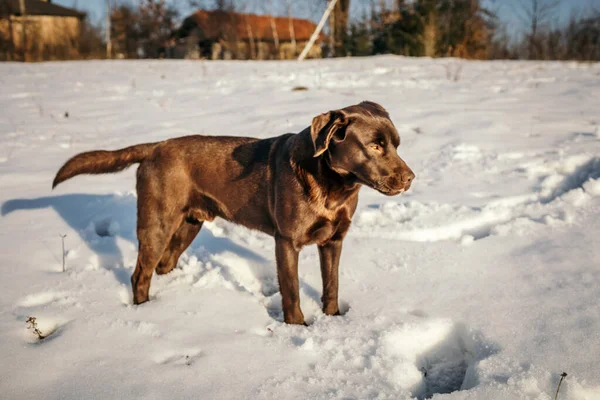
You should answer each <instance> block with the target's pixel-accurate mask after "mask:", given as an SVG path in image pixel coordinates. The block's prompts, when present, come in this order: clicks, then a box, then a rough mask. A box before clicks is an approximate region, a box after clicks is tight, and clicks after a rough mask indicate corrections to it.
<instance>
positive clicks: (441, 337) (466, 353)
mask: <svg viewBox="0 0 600 400" xmlns="http://www.w3.org/2000/svg"><path fill="white" fill-rule="evenodd" d="M384 343H385V348H386V350H387V352H388V354H389V355H390V356H391V357H392V359H395V360H396V365H395V367H394V369H393V371H392V379H393V380H394V381H395V382H396V384H397V385H398V386H400V387H401V388H403V389H407V390H409V391H410V392H411V394H412V395H413V396H415V397H416V398H417V399H419V400H423V399H429V398H431V397H432V396H434V395H435V394H446V393H452V392H455V391H457V390H466V389H470V388H472V387H474V386H476V385H477V382H476V377H474V376H473V375H474V374H473V372H472V371H473V369H474V366H475V365H476V363H477V362H478V361H480V360H482V359H484V358H487V357H489V356H490V355H492V354H493V353H495V352H496V351H497V349H495V347H494V346H490V345H486V344H484V343H483V341H482V340H481V338H477V337H476V335H474V334H472V333H469V332H468V330H467V329H466V328H465V327H464V326H463V325H461V324H455V323H453V322H452V321H449V320H445V319H442V320H440V319H431V320H425V321H422V322H421V323H414V324H406V325H404V326H403V327H401V328H399V329H397V330H395V331H392V332H390V333H389V334H388V335H387V336H386V337H385V340H384Z"/></svg>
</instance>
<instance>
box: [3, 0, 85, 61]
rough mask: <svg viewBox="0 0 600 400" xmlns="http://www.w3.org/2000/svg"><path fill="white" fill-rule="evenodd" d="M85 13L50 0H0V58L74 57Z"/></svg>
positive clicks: (38, 58) (24, 59)
mask: <svg viewBox="0 0 600 400" xmlns="http://www.w3.org/2000/svg"><path fill="white" fill-rule="evenodd" d="M84 17H85V14H83V13H80V12H78V11H76V10H72V9H70V8H66V7H62V6H59V5H56V4H53V3H52V1H51V0H0V60H23V61H40V60H48V59H68V58H74V57H75V56H77V53H78V50H77V49H78V42H79V34H80V29H81V22H82V20H83V18H84Z"/></svg>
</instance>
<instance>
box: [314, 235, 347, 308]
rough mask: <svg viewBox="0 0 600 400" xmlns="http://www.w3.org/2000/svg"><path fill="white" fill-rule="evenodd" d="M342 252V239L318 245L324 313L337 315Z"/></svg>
mask: <svg viewBox="0 0 600 400" xmlns="http://www.w3.org/2000/svg"><path fill="white" fill-rule="evenodd" d="M341 254H342V241H341V240H331V241H329V242H327V243H326V244H325V245H323V246H319V258H320V259H321V278H322V279H323V296H322V297H321V301H322V302H323V313H325V314H326V315H339V314H340V310H339V308H338V266H339V264H340V255H341Z"/></svg>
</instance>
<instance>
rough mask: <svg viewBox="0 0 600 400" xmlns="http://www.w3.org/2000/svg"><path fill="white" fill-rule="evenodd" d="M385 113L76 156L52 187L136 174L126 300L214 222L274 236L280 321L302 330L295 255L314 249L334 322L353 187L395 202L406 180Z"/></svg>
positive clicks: (354, 113) (139, 297)
mask: <svg viewBox="0 0 600 400" xmlns="http://www.w3.org/2000/svg"><path fill="white" fill-rule="evenodd" d="M399 143H400V139H399V137H398V132H397V131H396V129H395V128H394V125H393V124H392V122H391V120H390V119H389V115H388V113H387V112H386V111H385V109H384V108H383V107H381V106H380V105H378V104H375V103H371V102H363V103H360V104H359V105H355V106H350V107H346V108H344V109H341V110H335V111H330V112H328V113H325V114H321V115H319V116H317V117H315V118H314V119H313V122H312V124H311V126H310V127H308V128H306V129H305V130H303V131H302V132H300V133H298V134H286V135H282V136H278V137H274V138H269V139H263V140H259V139H254V138H243V137H225V136H221V137H217V136H199V135H197V136H187V137H181V138H175V139H170V140H166V141H164V142H160V143H150V144H141V145H137V146H131V147H127V148H125V149H122V150H117V151H92V152H87V153H82V154H79V155H77V156H75V157H73V158H72V159H70V160H69V161H67V163H66V164H65V165H64V166H63V167H62V168H61V169H60V170H59V171H58V173H57V175H56V178H55V179H54V182H53V187H55V186H56V185H58V184H59V183H61V182H63V181H65V180H67V179H69V178H71V177H73V176H75V175H79V174H100V173H109V172H117V171H121V170H123V169H125V168H127V167H128V166H130V165H132V164H134V163H140V166H139V168H138V171H137V193H138V222H137V236H138V240H139V253H138V260H137V264H136V268H135V271H134V273H133V276H132V277H131V283H132V290H133V301H134V303H135V304H141V303H144V302H145V301H147V300H148V292H149V288H150V280H151V278H152V274H153V272H154V271H155V270H156V272H157V273H158V274H165V273H168V272H169V271H171V270H172V269H173V268H174V267H175V266H176V265H177V261H178V259H179V256H180V255H181V254H182V253H183V251H185V249H186V248H187V247H188V246H189V244H190V243H191V242H192V240H194V238H195V237H196V235H197V234H198V232H199V231H200V229H201V227H202V223H203V222H204V221H211V220H213V219H214V218H216V217H220V218H223V219H225V220H228V221H231V222H234V223H238V224H241V225H244V226H246V227H248V228H251V229H256V230H259V231H262V232H265V233H267V234H269V235H271V236H274V237H275V255H276V260H277V276H278V280H279V288H280V291H281V296H282V302H283V313H284V319H285V322H287V323H291V324H303V323H304V316H303V314H302V311H301V310H300V298H299V283H298V253H299V251H300V249H301V248H302V247H303V246H306V245H309V244H313V243H314V244H317V245H318V249H319V257H320V262H321V275H322V278H323V297H322V300H323V312H324V313H325V314H327V315H334V314H338V313H339V308H338V265H339V260H340V254H341V249H342V241H343V239H344V236H345V235H346V232H347V231H348V228H349V227H350V223H351V219H352V215H353V214H354V211H355V210H356V205H357V202H358V191H359V188H360V186H361V185H368V186H371V187H372V188H374V189H376V190H379V191H380V192H382V193H384V194H386V195H395V194H398V193H401V192H403V191H405V190H408V188H409V187H410V185H411V182H412V180H413V178H414V174H413V173H412V171H411V170H410V168H408V166H407V165H406V163H404V161H403V160H402V159H401V158H400V157H399V156H398V153H397V152H396V148H397V147H398V145H399Z"/></svg>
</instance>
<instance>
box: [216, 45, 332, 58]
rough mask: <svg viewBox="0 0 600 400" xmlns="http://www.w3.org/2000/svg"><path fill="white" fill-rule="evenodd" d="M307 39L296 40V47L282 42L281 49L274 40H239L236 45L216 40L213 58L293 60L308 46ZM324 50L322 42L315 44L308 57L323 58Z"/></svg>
mask: <svg viewBox="0 0 600 400" xmlns="http://www.w3.org/2000/svg"><path fill="white" fill-rule="evenodd" d="M306 43H307V41H298V42H296V49H295V51H294V46H293V45H292V43H291V42H282V43H280V44H279V51H277V49H276V48H275V44H274V43H273V42H262V41H258V42H254V46H251V45H250V43H249V42H247V41H238V42H237V43H236V45H235V46H230V45H228V44H227V43H224V42H215V43H213V45H212V52H211V53H212V54H211V58H212V59H213V60H223V59H225V60H227V59H231V58H236V59H238V60H249V59H257V60H273V59H279V60H293V59H296V58H297V57H298V55H299V54H300V52H301V51H302V50H303V49H304V46H306ZM322 56H323V55H322V51H321V46H320V44H314V45H313V46H312V47H311V49H310V50H309V52H308V55H307V58H321V57H322Z"/></svg>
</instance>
